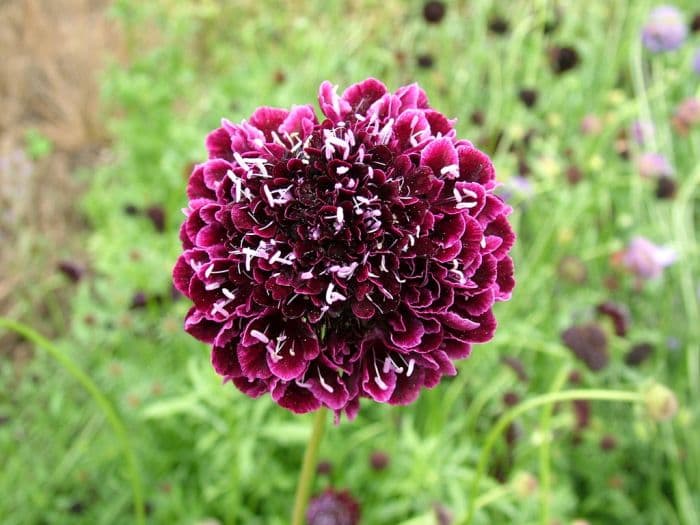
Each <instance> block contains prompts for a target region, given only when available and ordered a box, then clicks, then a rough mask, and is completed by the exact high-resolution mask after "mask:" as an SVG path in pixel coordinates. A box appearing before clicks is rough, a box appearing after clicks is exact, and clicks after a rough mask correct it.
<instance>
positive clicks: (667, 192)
mask: <svg viewBox="0 0 700 525" xmlns="http://www.w3.org/2000/svg"><path fill="white" fill-rule="evenodd" d="M677 191H678V183H676V180H675V179H674V178H673V177H659V178H658V179H656V197H657V198H658V199H673V198H674V197H675V196H676V192H677Z"/></svg>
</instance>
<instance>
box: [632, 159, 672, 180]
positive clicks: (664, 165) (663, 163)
mask: <svg viewBox="0 0 700 525" xmlns="http://www.w3.org/2000/svg"><path fill="white" fill-rule="evenodd" d="M637 170H639V174H640V175H641V176H642V177H645V178H656V177H670V176H671V175H673V167H672V166H671V163H670V162H669V161H668V159H667V158H666V157H664V156H663V155H661V154H660V153H642V154H641V155H640V156H639V158H638V159H637Z"/></svg>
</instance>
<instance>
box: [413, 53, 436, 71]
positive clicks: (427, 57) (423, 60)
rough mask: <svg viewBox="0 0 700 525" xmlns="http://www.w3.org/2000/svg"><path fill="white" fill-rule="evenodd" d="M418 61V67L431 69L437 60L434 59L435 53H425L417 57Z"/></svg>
mask: <svg viewBox="0 0 700 525" xmlns="http://www.w3.org/2000/svg"><path fill="white" fill-rule="evenodd" d="M416 63H417V64H418V67H421V68H423V69H430V68H431V67H433V65H434V64H435V60H434V59H433V55H431V54H430V53H423V54H421V55H418V57H417V58H416Z"/></svg>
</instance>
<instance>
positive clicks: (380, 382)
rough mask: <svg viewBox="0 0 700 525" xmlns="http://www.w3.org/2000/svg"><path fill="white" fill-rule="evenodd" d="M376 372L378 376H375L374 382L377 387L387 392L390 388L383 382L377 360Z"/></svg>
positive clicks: (375, 361)
mask: <svg viewBox="0 0 700 525" xmlns="http://www.w3.org/2000/svg"><path fill="white" fill-rule="evenodd" d="M374 371H375V372H376V373H377V375H376V376H374V382H375V383H377V386H378V387H379V388H381V389H382V390H387V389H388V388H389V387H388V386H387V384H386V383H385V382H384V381H383V380H382V377H381V376H380V375H379V368H377V360H376V359H375V360H374Z"/></svg>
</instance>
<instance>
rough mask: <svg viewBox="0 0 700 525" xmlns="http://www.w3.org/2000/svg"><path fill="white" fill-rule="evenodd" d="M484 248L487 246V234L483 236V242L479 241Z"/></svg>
mask: <svg viewBox="0 0 700 525" xmlns="http://www.w3.org/2000/svg"><path fill="white" fill-rule="evenodd" d="M479 244H480V245H481V247H482V248H486V236H484V237H482V238H481V243H479Z"/></svg>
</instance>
